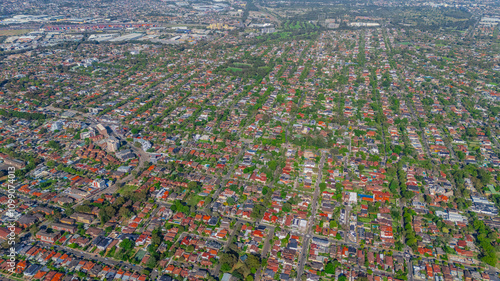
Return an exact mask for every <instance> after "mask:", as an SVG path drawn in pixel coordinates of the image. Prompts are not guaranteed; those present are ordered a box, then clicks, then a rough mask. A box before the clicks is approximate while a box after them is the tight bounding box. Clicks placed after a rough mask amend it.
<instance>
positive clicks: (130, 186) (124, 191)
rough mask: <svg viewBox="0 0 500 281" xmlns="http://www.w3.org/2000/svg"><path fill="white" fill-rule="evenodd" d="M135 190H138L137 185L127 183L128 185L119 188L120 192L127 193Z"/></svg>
mask: <svg viewBox="0 0 500 281" xmlns="http://www.w3.org/2000/svg"><path fill="white" fill-rule="evenodd" d="M135 190H137V186H133V185H126V186H124V187H122V188H120V189H118V193H120V194H125V193H128V192H132V191H135Z"/></svg>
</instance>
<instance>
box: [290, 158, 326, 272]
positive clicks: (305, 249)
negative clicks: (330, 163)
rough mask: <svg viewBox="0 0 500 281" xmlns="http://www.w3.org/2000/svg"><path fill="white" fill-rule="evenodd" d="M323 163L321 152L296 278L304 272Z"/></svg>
mask: <svg viewBox="0 0 500 281" xmlns="http://www.w3.org/2000/svg"><path fill="white" fill-rule="evenodd" d="M324 163H325V153H322V155H321V160H320V163H319V171H318V177H317V178H316V187H315V191H314V197H313V201H312V204H311V208H312V209H311V216H310V217H309V221H308V222H307V227H306V232H305V236H304V241H303V243H302V249H301V250H300V256H299V261H298V268H297V278H296V280H300V278H301V276H302V274H303V273H304V265H305V263H306V259H307V254H308V252H309V242H310V239H311V236H312V227H313V225H314V219H315V217H316V210H317V206H316V205H317V204H318V196H319V193H320V188H319V184H320V182H321V181H322V171H323V164H324Z"/></svg>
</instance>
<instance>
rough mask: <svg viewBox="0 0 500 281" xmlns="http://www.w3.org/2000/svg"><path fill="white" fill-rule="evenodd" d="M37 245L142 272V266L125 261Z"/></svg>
mask: <svg viewBox="0 0 500 281" xmlns="http://www.w3.org/2000/svg"><path fill="white" fill-rule="evenodd" d="M39 243H40V244H41V245H42V246H44V247H46V248H51V247H54V249H55V250H57V251H64V252H66V253H71V254H73V255H74V256H75V257H79V258H83V259H87V260H94V261H99V262H102V263H104V264H107V265H109V266H118V265H119V266H122V267H124V268H126V269H128V270H130V271H132V272H133V271H137V272H141V270H143V267H142V266H138V265H135V264H131V263H128V262H125V261H116V260H113V259H110V258H104V257H101V256H99V255H98V254H90V253H87V252H84V251H82V250H78V249H71V248H69V247H65V246H59V245H52V244H47V243H44V242H39Z"/></svg>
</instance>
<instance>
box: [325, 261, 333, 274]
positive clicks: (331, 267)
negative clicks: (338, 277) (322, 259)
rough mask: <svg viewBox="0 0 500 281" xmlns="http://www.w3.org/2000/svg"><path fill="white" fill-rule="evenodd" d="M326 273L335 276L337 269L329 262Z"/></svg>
mask: <svg viewBox="0 0 500 281" xmlns="http://www.w3.org/2000/svg"><path fill="white" fill-rule="evenodd" d="M325 273H328V274H335V267H334V266H333V263H331V262H329V263H327V264H326V265H325Z"/></svg>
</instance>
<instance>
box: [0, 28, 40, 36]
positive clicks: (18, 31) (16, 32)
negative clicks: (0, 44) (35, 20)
mask: <svg viewBox="0 0 500 281" xmlns="http://www.w3.org/2000/svg"><path fill="white" fill-rule="evenodd" d="M33 30H34V29H13V30H0V36H14V35H21V34H25V33H28V32H31V31H33Z"/></svg>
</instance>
